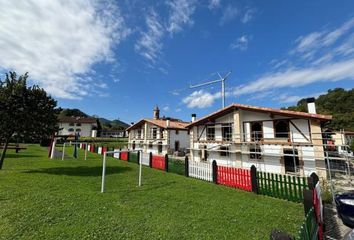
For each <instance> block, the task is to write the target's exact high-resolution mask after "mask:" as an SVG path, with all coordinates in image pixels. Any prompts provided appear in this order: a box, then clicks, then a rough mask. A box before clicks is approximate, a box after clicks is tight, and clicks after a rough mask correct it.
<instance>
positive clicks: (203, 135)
mask: <svg viewBox="0 0 354 240" xmlns="http://www.w3.org/2000/svg"><path fill="white" fill-rule="evenodd" d="M309 109H310V111H312V113H304V112H294V111H288V110H280V109H272V108H263V107H255V106H249V105H242V104H233V105H230V106H228V107H225V108H223V109H221V110H219V111H217V112H214V113H212V114H210V115H208V116H206V117H203V118H201V119H199V120H195V118H194V119H193V118H192V123H191V124H189V125H188V128H189V130H190V158H191V159H192V160H194V161H207V162H211V161H213V160H216V161H217V162H218V164H221V165H229V166H234V167H241V168H250V167H251V166H252V165H255V166H256V167H257V169H259V170H260V171H264V172H272V173H280V174H295V175H301V176H308V175H309V174H311V173H312V172H317V174H319V175H321V176H323V177H325V176H326V166H325V159H324V156H325V153H324V145H323V139H322V124H323V123H324V122H326V121H329V120H331V116H328V115H321V114H316V112H315V107H314V105H313V104H311V103H310V106H309Z"/></svg>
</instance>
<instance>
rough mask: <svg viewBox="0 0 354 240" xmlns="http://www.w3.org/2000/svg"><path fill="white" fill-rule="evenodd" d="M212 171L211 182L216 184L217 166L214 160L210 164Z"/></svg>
mask: <svg viewBox="0 0 354 240" xmlns="http://www.w3.org/2000/svg"><path fill="white" fill-rule="evenodd" d="M212 170H213V182H214V183H216V184H218V165H217V163H216V161H215V160H214V161H213V164H212Z"/></svg>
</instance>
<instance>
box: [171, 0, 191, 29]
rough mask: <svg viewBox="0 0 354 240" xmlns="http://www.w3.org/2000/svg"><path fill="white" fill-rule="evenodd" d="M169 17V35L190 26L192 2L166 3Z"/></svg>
mask: <svg viewBox="0 0 354 240" xmlns="http://www.w3.org/2000/svg"><path fill="white" fill-rule="evenodd" d="M167 4H168V6H169V7H170V16H169V22H168V26H167V31H168V32H169V33H171V34H173V33H177V32H179V31H181V30H182V27H183V26H184V25H192V24H193V19H192V15H193V13H194V11H195V1H194V0H173V1H169V2H167Z"/></svg>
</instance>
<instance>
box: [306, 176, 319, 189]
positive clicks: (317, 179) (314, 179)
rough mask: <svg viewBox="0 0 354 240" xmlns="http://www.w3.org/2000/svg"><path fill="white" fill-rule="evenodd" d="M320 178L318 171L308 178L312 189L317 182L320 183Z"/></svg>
mask: <svg viewBox="0 0 354 240" xmlns="http://www.w3.org/2000/svg"><path fill="white" fill-rule="evenodd" d="M319 180H320V178H319V177H318V175H317V174H316V173H314V172H313V173H311V175H310V177H308V178H307V182H308V185H309V188H310V190H313V189H314V188H315V187H316V184H317V183H318V181H319Z"/></svg>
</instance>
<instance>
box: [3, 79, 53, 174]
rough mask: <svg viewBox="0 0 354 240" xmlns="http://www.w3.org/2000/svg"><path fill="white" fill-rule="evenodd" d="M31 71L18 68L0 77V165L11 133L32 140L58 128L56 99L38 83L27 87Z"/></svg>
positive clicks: (47, 134) (46, 135)
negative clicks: (17, 70)
mask: <svg viewBox="0 0 354 240" xmlns="http://www.w3.org/2000/svg"><path fill="white" fill-rule="evenodd" d="M27 78H28V74H27V73H26V74H24V75H21V76H19V77H18V78H17V74H16V73H15V72H10V73H9V74H6V78H5V80H4V81H1V80H0V140H1V141H2V142H3V143H4V144H3V149H2V154H1V158H0V169H2V165H3V162H4V159H5V154H6V151H7V148H8V144H9V141H10V139H11V137H13V136H15V135H16V136H17V137H22V138H27V139H32V140H40V139H42V138H44V137H49V136H51V135H52V134H54V133H55V131H56V130H57V114H59V109H56V106H57V102H56V101H55V100H54V99H53V98H52V97H50V96H48V95H47V93H46V92H45V91H44V89H42V88H39V87H38V86H31V87H27Z"/></svg>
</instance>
